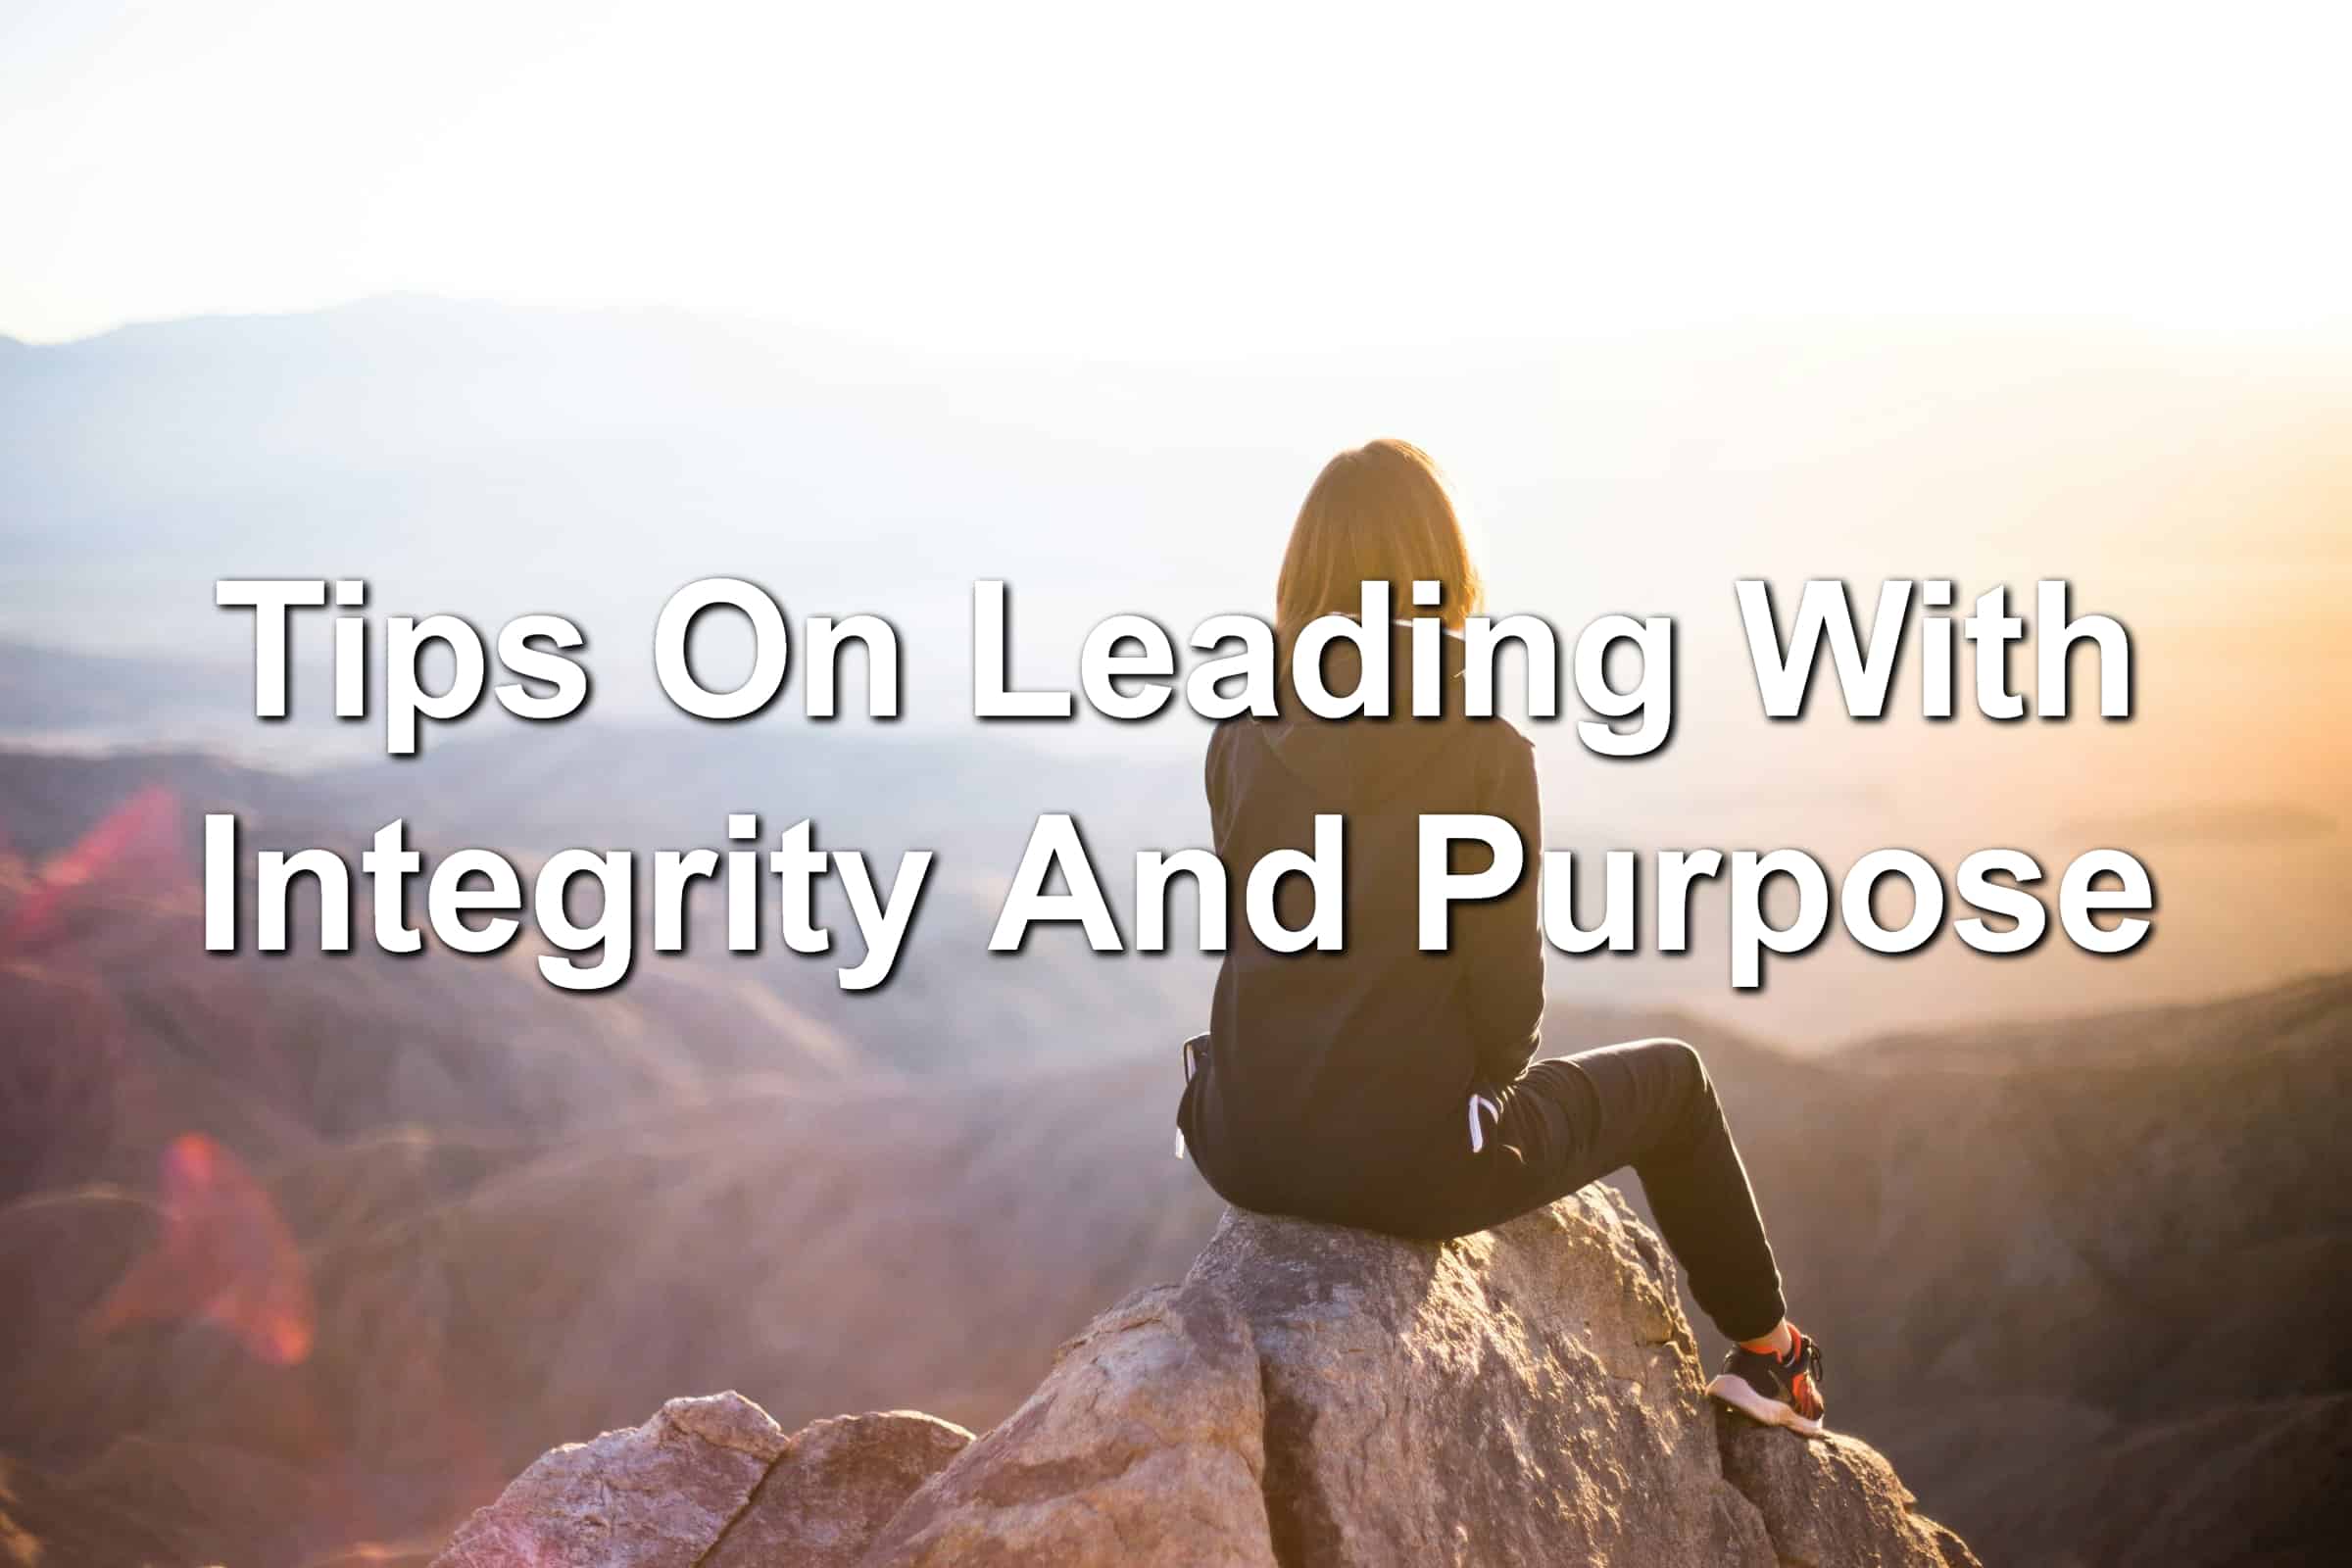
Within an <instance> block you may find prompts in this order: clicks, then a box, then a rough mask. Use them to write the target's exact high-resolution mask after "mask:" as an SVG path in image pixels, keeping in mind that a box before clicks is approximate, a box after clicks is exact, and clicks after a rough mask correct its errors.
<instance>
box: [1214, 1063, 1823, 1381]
mask: <svg viewBox="0 0 2352 1568" xmlns="http://www.w3.org/2000/svg"><path fill="white" fill-rule="evenodd" d="M1210 1044H1211V1042H1210V1041H1209V1039H1208V1037H1207V1036H1201V1037H1199V1038H1198V1039H1196V1040H1194V1041H1192V1042H1190V1043H1188V1056H1189V1055H1190V1054H1194V1053H1196V1052H1197V1053H1198V1054H1200V1057H1201V1061H1202V1063H1203V1065H1204V1066H1205V1067H1206V1069H1207V1070H1208V1071H1209V1072H1210V1073H1211V1074H1212V1075H1213V1073H1214V1071H1215V1052H1214V1051H1213V1050H1210V1049H1208V1048H1209V1047H1210ZM1485 1103H1487V1104H1491V1105H1492V1106H1493V1107H1494V1108H1493V1110H1492V1112H1489V1111H1487V1110H1484V1109H1482V1110H1481V1111H1480V1112H1479V1115H1480V1118H1481V1119H1480V1125H1479V1131H1480V1135H1481V1143H1482V1146H1483V1147H1481V1148H1478V1149H1475V1150H1474V1149H1473V1148H1472V1147H1471V1143H1470V1135H1469V1119H1468V1116H1469V1107H1468V1106H1464V1107H1461V1108H1460V1109H1451V1110H1447V1111H1446V1112H1445V1113H1444V1121H1445V1125H1444V1126H1443V1127H1442V1128H1440V1129H1438V1131H1437V1133H1436V1134H1435V1135H1434V1136H1433V1137H1432V1138H1431V1139H1430V1140H1429V1141H1428V1142H1427V1143H1425V1144H1422V1145H1420V1146H1419V1147H1415V1148H1411V1149H1393V1150H1391V1151H1389V1155H1390V1157H1389V1158H1387V1159H1386V1160H1384V1161H1381V1162H1379V1163H1377V1164H1374V1165H1370V1166H1366V1165H1364V1164H1361V1163H1358V1162H1355V1161H1343V1160H1338V1159H1335V1158H1332V1157H1330V1156H1329V1155H1328V1154H1327V1153H1325V1152H1322V1151H1321V1150H1320V1149H1319V1148H1318V1146H1317V1145H1316V1144H1315V1143H1314V1142H1313V1141H1311V1140H1299V1141H1296V1142H1294V1141H1292V1140H1290V1139H1288V1138H1279V1139H1276V1140H1274V1141H1273V1142H1272V1143H1271V1144H1270V1145H1269V1147H1268V1148H1267V1150H1266V1153H1267V1154H1268V1156H1270V1157H1266V1158H1261V1159H1258V1160H1255V1161H1252V1162H1251V1169H1250V1174H1247V1175H1244V1174H1242V1173H1240V1172H1237V1171H1234V1170H1231V1169H1228V1170H1227V1171H1226V1172H1224V1179H1220V1174H1219V1172H1218V1171H1217V1170H1216V1169H1214V1168H1213V1166H1214V1165H1216V1164H1218V1163H1222V1162H1220V1161H1216V1160H1215V1159H1213V1157H1212V1156H1213V1154H1214V1151H1211V1150H1206V1149H1203V1150H1201V1151H1198V1152H1197V1153H1198V1156H1199V1157H1200V1169H1201V1174H1202V1175H1203V1176H1204V1177H1207V1178H1208V1180H1209V1183H1210V1185H1211V1186H1213V1187H1215V1188H1216V1189H1217V1190H1218V1191H1219V1192H1220V1193H1222V1194H1224V1196H1225V1197H1226V1198H1227V1199H1228V1200H1230V1201H1234V1202H1236V1203H1240V1204H1242V1205H1243V1206H1245V1207H1251V1208H1260V1209H1265V1210H1268V1211H1270V1212H1275V1213H1284V1214H1297V1215H1299V1216H1301V1217H1303V1218H1307V1219H1320V1220H1327V1221H1331V1222H1334V1223H1338V1224H1343V1225H1355V1226H1360V1227H1362V1228H1364V1229H1367V1230H1377V1231H1387V1232H1390V1233H1392V1234H1394V1235H1399V1236H1412V1237H1420V1238H1424V1239H1440V1238H1446V1237H1453V1236H1467V1235H1470V1234H1472V1233H1473V1232H1476V1231H1482V1230H1486V1229H1488V1228H1489V1227H1491V1226H1495V1225H1499V1224H1501V1223H1502V1222H1503V1221H1504V1220H1507V1219H1512V1218H1515V1217H1516V1216H1518V1215H1521V1214H1524V1213H1527V1212H1528V1211H1529V1210H1531V1209H1535V1208H1541V1207H1542V1206H1543V1205H1544V1204H1545V1203H1548V1202H1550V1201H1553V1200H1554V1199H1558V1198H1564V1197H1566V1196H1567V1195H1568V1194H1570V1193H1573V1192H1575V1191H1576V1190H1577V1189H1578V1188H1580V1187H1584V1186H1587V1185H1589V1184H1591V1183H1593V1182H1596V1181H1598V1180H1600V1178H1602V1177H1603V1176H1606V1175H1608V1174H1609V1173H1610V1172H1611V1171H1614V1170H1619V1169H1622V1168H1623V1167H1625V1166H1628V1165H1630V1166H1632V1167H1633V1169H1634V1173H1635V1174H1636V1175H1637V1176H1639V1177H1640V1178H1641V1179H1642V1191H1643V1192H1644V1193H1645V1194H1647V1195H1648V1198H1649V1208H1650V1213H1651V1214H1652V1215H1653V1216H1654V1217H1655V1218H1656V1220H1657V1222H1658V1229H1659V1230H1660V1231H1662V1232H1663V1233H1664V1234H1665V1237H1666V1245H1667V1246H1669V1247H1671V1248H1672V1249H1674V1253H1675V1256H1677V1257H1679V1258H1681V1259H1682V1262H1683V1267H1684V1269H1685V1271H1686V1272H1688V1273H1689V1274H1690V1276H1691V1296H1692V1297H1693V1298H1694V1299H1696V1300H1697V1302H1698V1305H1699V1310H1701V1311H1703V1312H1705V1313H1706V1315H1707V1316H1708V1317H1709V1318H1711V1319H1712V1320H1713V1321H1714V1323H1715V1326H1716V1327H1717V1328H1718V1329H1720V1330H1722V1331H1723V1333H1724V1335H1725V1336H1726V1337H1727V1338H1730V1339H1733V1340H1757V1339H1762V1338H1763V1337H1764V1336H1766V1335H1767V1334H1770V1333H1771V1332H1772V1331H1773V1329H1774V1328H1775V1327H1777V1326H1778V1325H1779V1323H1780V1321H1781V1318H1782V1316H1783V1315H1784V1313H1785V1312H1786V1310H1787V1308H1786V1305H1785V1303H1784V1302H1783V1300H1782V1297H1781V1275H1780V1270H1779V1268H1778V1267H1777V1266H1775V1264H1774V1262H1773V1257H1772V1246H1771V1244H1770V1243H1769V1242H1767V1241H1766V1240H1765V1239H1764V1221H1763V1218H1762V1216H1761V1215H1759V1214H1758V1213H1757V1212H1756V1200H1755V1196H1754V1194H1753V1193H1751V1192H1750V1191H1749V1189H1748V1185H1747V1171H1746V1169H1745V1168H1744V1167H1743V1166H1741V1164H1740V1151H1739V1150H1738V1149H1737V1148H1735V1147H1734V1146H1733V1144H1732V1133H1731V1128H1730V1127H1729V1126H1728V1125H1726V1123H1725V1121H1724V1116H1723V1106H1722V1104H1721V1103H1719V1102H1718V1101H1717V1100H1716V1098H1715V1085H1714V1083H1713V1082H1712V1081H1711V1080H1710V1079H1709V1078H1708V1077H1707V1069H1706V1067H1705V1065H1704V1064H1703V1063H1702V1062H1700V1060H1699V1059H1698V1053H1697V1052H1695V1051H1693V1050H1691V1048H1690V1047H1689V1046H1687V1045H1685V1044H1684V1043H1683V1042H1682V1041H1680V1040H1636V1041H1631V1042H1628V1043H1627V1044H1625V1045H1621V1046H1606V1047H1603V1048H1602V1049H1600V1050H1598V1051H1588V1052H1584V1053H1582V1054H1578V1055H1573V1056H1555V1057H1552V1058H1550V1059H1549V1060H1545V1061H1539V1062H1536V1063H1534V1064H1533V1065H1531V1066H1530V1067H1528V1069H1527V1070H1526V1071H1525V1072H1523V1073H1521V1074H1520V1075H1519V1077H1518V1078H1516V1079H1515V1080H1513V1081H1512V1082H1510V1083H1508V1084H1505V1085H1503V1086H1501V1087H1500V1088H1498V1089H1495V1090H1492V1091H1489V1092H1488V1096H1487V1099H1486V1102H1485ZM1434 1109H1435V1107H1433V1111H1434Z"/></svg>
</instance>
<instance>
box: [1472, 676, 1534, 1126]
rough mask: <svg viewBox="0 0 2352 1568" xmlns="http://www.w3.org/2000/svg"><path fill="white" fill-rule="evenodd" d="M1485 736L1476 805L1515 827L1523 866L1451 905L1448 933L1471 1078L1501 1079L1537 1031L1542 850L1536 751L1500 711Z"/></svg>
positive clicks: (1513, 1069) (1530, 1051)
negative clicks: (1455, 957) (1485, 762)
mask: <svg viewBox="0 0 2352 1568" xmlns="http://www.w3.org/2000/svg"><path fill="white" fill-rule="evenodd" d="M1491 722H1493V723H1494V724H1496V725H1498V726H1500V733H1499V734H1498V735H1496V736H1495V743H1491V745H1490V749H1489V751H1488V756H1489V757H1490V758H1491V759H1492V762H1491V770H1490V772H1489V774H1488V776H1487V777H1486V778H1485V779H1483V780H1482V781H1481V786H1480V791H1479V793H1480V795H1481V797H1482V801H1481V805H1480V809H1481V810H1483V811H1485V812H1487V813H1488V814H1490V815H1493V816H1499V817H1501V818H1503V819H1504V820H1505V821H1507V822H1509V823H1510V824H1511V827H1512V829H1513V830H1514V831H1516V832H1517V833H1518V835H1519V844H1520V848H1521V849H1522V850H1523V851H1524V852H1525V855H1526V857H1527V858H1526V867H1525V869H1524V870H1523V871H1522V872H1521V874H1520V877H1519V885H1518V886H1517V887H1515V888H1513V889H1512V890H1511V891H1510V892H1509V893H1508V894H1506V895H1504V896H1503V897H1502V898H1499V899H1494V900H1490V901H1488V902H1487V903H1484V904H1466V905H1462V906H1459V907H1456V908H1455V910H1454V922H1455V924H1454V940H1455V941H1456V942H1457V943H1460V944H1462V945H1463V947H1462V952H1463V956H1464V958H1465V959H1466V963H1465V973H1464V979H1463V988H1464V991H1465V992H1466V993H1467V998H1468V1003H1469V1008H1470V1020H1471V1031H1472V1033H1471V1038H1472V1040H1473V1041H1474V1042H1476V1045H1477V1050H1478V1065H1479V1081H1480V1082H1481V1083H1482V1084H1487V1085H1499V1084H1506V1083H1509V1082H1510V1081H1511V1080H1512V1079H1514V1078H1516V1077H1518V1076H1519V1074H1520V1072H1521V1071H1522V1070H1523V1069H1525V1068H1526V1066H1527V1064H1528V1062H1529V1061H1530V1060H1531V1059H1533V1058H1534V1056H1535V1054H1536V1048H1537V1046H1538V1044H1539V1043H1540V1042H1541V1041H1542V1039H1543V1034H1544V928H1543V906H1542V904H1541V902H1540V900H1539V896H1538V893H1537V883H1538V876H1537V871H1538V868H1539V867H1540V866H1541V865H1542V864H1543V857H1544V808H1543V805H1542V803H1541V802H1540V800H1539V799H1538V797H1537V793H1536V751H1535V748H1534V747H1532V746H1530V745H1529V744H1528V743H1527V737H1525V736H1524V735H1521V734H1520V733H1519V732H1518V730H1517V729H1515V728H1513V727H1512V726H1511V725H1510V724H1508V723H1507V722H1505V721H1504V720H1501V719H1495V720H1492V721H1491Z"/></svg>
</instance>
